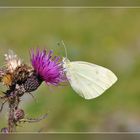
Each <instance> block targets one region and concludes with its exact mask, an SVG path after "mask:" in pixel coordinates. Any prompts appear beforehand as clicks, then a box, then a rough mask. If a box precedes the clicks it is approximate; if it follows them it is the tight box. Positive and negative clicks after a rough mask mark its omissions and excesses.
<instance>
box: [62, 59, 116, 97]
mask: <svg viewBox="0 0 140 140" xmlns="http://www.w3.org/2000/svg"><path fill="white" fill-rule="evenodd" d="M63 68H64V70H65V73H66V77H67V79H68V81H69V83H70V85H71V87H72V88H73V90H74V91H75V92H77V93H78V94H79V95H80V96H82V97H83V98H85V99H93V98H96V97H98V96H100V95H101V94H103V92H104V91H106V90H107V89H108V88H109V87H111V86H112V85H113V84H114V83H115V82H116V81H117V77H116V76H115V74H114V73H113V72H112V71H110V70H109V69H107V68H104V67H102V66H98V65H95V64H92V63H88V62H83V61H74V62H70V61H69V60H68V59H67V58H63Z"/></svg>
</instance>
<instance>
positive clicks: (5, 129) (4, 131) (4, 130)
mask: <svg viewBox="0 0 140 140" xmlns="http://www.w3.org/2000/svg"><path fill="white" fill-rule="evenodd" d="M1 133H2V134H8V133H9V130H8V128H6V127H4V128H2V129H1Z"/></svg>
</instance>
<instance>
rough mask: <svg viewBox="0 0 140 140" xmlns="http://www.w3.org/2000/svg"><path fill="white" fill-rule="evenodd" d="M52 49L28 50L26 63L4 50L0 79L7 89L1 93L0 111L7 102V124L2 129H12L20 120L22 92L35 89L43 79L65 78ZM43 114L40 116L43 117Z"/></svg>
mask: <svg viewBox="0 0 140 140" xmlns="http://www.w3.org/2000/svg"><path fill="white" fill-rule="evenodd" d="M52 55H53V52H52V51H49V53H47V51H46V50H45V49H44V50H43V51H41V50H39V49H37V50H36V52H35V51H34V50H32V51H31V65H32V66H28V65H26V64H24V63H23V61H21V59H20V58H19V57H18V56H17V55H16V54H15V53H14V52H13V51H11V50H10V51H9V52H8V53H7V54H5V66H4V67H2V68H0V82H1V83H2V84H3V85H4V86H6V87H7V88H8V89H7V91H6V92H3V93H4V96H3V97H1V99H2V100H3V103H2V106H1V109H0V111H2V109H3V106H4V104H5V103H6V102H8V105H9V110H10V111H9V119H8V127H5V128H2V129H1V132H2V133H8V132H13V131H15V127H16V126H17V123H20V122H22V121H23V119H24V117H25V113H24V110H22V109H19V107H18V105H19V103H20V98H21V97H22V96H23V95H24V93H30V92H33V91H35V90H36V89H37V88H38V87H39V86H40V85H41V83H42V82H43V81H45V82H46V84H47V85H55V86H57V85H59V84H60V83H62V82H65V81H66V77H65V74H64V71H63V67H62V62H61V60H60V57H56V56H54V57H53V56H52ZM45 117H46V115H45V116H44V117H41V118H45ZM38 120H41V119H34V121H32V119H24V121H23V122H36V121H38Z"/></svg>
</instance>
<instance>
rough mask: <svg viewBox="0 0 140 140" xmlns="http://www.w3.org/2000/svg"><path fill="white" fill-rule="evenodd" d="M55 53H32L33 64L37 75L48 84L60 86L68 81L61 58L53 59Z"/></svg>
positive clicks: (39, 51) (38, 51)
mask: <svg viewBox="0 0 140 140" xmlns="http://www.w3.org/2000/svg"><path fill="white" fill-rule="evenodd" d="M52 54H53V51H50V52H49V53H48V54H47V52H46V50H45V49H44V50H43V51H41V50H39V49H37V51H36V52H34V50H32V51H31V62H32V66H33V68H34V70H35V72H36V74H37V75H38V76H39V77H40V78H41V79H42V80H43V81H45V82H46V83H47V84H52V85H58V84H59V83H61V82H64V81H65V80H66V78H65V75H64V72H63V68H62V64H61V62H60V57H56V56H55V57H53V56H52Z"/></svg>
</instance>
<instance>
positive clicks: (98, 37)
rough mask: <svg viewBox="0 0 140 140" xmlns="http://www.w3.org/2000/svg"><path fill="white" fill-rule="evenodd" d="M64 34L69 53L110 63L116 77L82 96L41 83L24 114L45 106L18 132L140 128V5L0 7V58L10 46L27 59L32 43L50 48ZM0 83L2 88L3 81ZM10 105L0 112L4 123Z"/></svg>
mask: <svg viewBox="0 0 140 140" xmlns="http://www.w3.org/2000/svg"><path fill="white" fill-rule="evenodd" d="M61 40H64V42H65V44H66V47H67V51H68V58H69V59H70V60H72V61H74V60H84V61H88V62H92V63H95V64H98V65H101V66H105V67H107V68H109V69H111V70H112V71H113V72H114V73H115V74H116V75H117V76H118V79H119V80H118V82H117V83H116V84H115V85H114V86H113V87H111V88H110V89H109V90H107V91H106V92H105V93H104V94H103V95H102V96H100V97H98V98H96V99H93V100H84V99H83V98H81V97H80V96H78V95H77V94H76V93H75V92H74V91H73V90H72V88H71V87H70V86H69V85H68V86H61V87H48V86H46V85H45V84H43V85H42V86H41V87H40V88H39V89H38V90H37V91H36V92H34V93H33V95H34V96H35V98H36V102H35V101H34V99H32V97H31V96H30V95H28V94H26V95H25V96H24V97H23V98H22V101H21V104H20V107H21V108H23V109H24V110H25V111H26V117H31V118H36V117H39V116H41V115H42V114H45V113H46V112H49V115H48V118H47V119H46V120H43V121H41V122H39V123H34V124H28V123H26V124H21V125H20V126H19V127H18V128H17V131H18V132H110V131H140V109H139V106H140V61H139V60H140V9H127V8H126V9H122V8H120V9H119V8H115V9H113V8H110V9H82V8H78V9H76V8H63V9H51V8H50V9H0V62H1V66H2V65H3V64H4V63H3V61H4V57H3V55H4V53H6V52H7V50H8V49H12V50H14V51H15V52H16V53H17V54H18V55H19V56H20V57H21V58H22V59H23V60H24V62H26V63H27V64H30V56H29V50H30V49H31V48H37V47H39V48H47V49H48V50H49V49H53V50H54V53H55V54H56V55H61V56H65V52H64V48H63V47H58V46H57V43H59V42H60V41H61ZM1 89H3V88H2V87H1ZM7 115H8V108H7V107H5V108H4V111H3V113H2V114H1V115H0V128H2V127H4V126H6V125H7V122H6V121H7Z"/></svg>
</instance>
